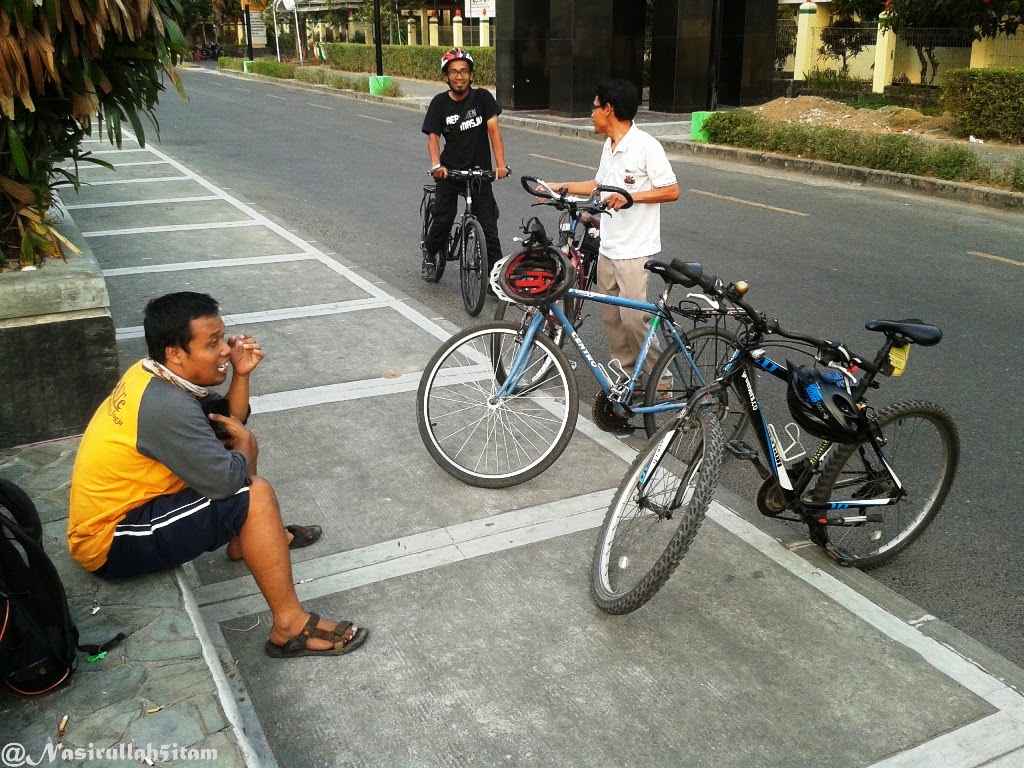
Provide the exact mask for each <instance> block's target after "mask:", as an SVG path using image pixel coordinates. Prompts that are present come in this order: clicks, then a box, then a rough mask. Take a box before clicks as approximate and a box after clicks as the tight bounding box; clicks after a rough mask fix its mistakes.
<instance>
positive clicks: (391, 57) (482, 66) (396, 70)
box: [324, 43, 495, 85]
mask: <svg viewBox="0 0 1024 768" xmlns="http://www.w3.org/2000/svg"><path fill="white" fill-rule="evenodd" d="M446 50H448V49H447V47H439V46H438V47H432V46H426V45H385V46H383V53H384V72H385V73H387V74H389V75H391V76H393V77H415V78H418V79H420V80H437V81H440V80H441V56H442V54H444V52H445V51H446ZM466 50H467V51H469V53H470V55H472V57H473V69H474V71H475V72H476V77H475V78H474V82H476V83H477V84H478V85H493V84H494V82H495V78H494V49H493V48H480V47H467V48H466ZM324 55H325V56H326V57H327V63H328V64H330V66H331V67H333V68H334V69H340V70H343V71H345V72H375V71H376V69H377V64H376V59H375V54H374V47H373V46H372V45H359V44H357V43H330V44H327V45H324Z"/></svg>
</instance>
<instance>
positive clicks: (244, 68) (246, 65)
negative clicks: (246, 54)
mask: <svg viewBox="0 0 1024 768" xmlns="http://www.w3.org/2000/svg"><path fill="white" fill-rule="evenodd" d="M255 63H256V62H254V61H243V62H242V71H243V72H245V73H246V74H249V67H251V66H252V65H253V64H255Z"/></svg>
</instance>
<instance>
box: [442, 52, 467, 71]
mask: <svg viewBox="0 0 1024 768" xmlns="http://www.w3.org/2000/svg"><path fill="white" fill-rule="evenodd" d="M460 60H461V61H465V62H466V63H468V64H469V71H470V72H472V71H473V57H472V56H470V55H469V51H466V50H464V49H462V48H452V49H451V50H450V51H447V52H446V53H445V54H444V56H442V57H441V74H442V75H443V74H445V73H446V72H448V65H449V64H451V63H452V62H453V61H460Z"/></svg>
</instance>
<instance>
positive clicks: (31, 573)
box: [0, 479, 124, 695]
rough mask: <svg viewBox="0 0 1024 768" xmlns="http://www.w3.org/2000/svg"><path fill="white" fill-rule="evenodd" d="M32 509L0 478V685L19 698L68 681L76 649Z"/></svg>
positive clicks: (93, 648) (75, 637)
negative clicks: (1, 683)
mask: <svg viewBox="0 0 1024 768" xmlns="http://www.w3.org/2000/svg"><path fill="white" fill-rule="evenodd" d="M42 540H43V526H42V523H40V521H39V513H38V512H37V511H36V505H35V504H33V503H32V500H31V499H30V498H29V497H28V496H27V495H26V494H25V492H24V491H23V490H22V489H21V488H19V487H18V486H17V485H15V484H14V483H11V482H8V481H7V480H3V479H0V680H2V681H3V683H4V685H6V686H7V687H8V688H9V689H10V690H12V691H14V692H15V693H20V694H24V695H34V694H38V693H46V692H47V691H50V690H53V689H54V688H56V687H57V686H59V685H60V684H61V683H63V682H64V681H66V680H68V679H69V678H70V677H71V673H72V672H74V671H75V668H76V667H77V666H78V656H77V653H76V652H77V651H79V650H81V651H84V652H86V653H91V654H97V653H100V652H101V651H104V650H108V649H109V648H112V647H113V646H114V645H116V644H117V643H119V642H120V641H121V640H123V639H124V635H120V634H119V635H118V636H117V637H116V638H114V640H112V641H111V642H110V643H106V644H105V645H104V646H79V645H78V628H77V627H75V624H74V622H73V621H72V620H71V613H70V611H69V610H68V599H67V595H66V594H65V592H64V584H63V583H61V580H60V576H59V575H58V574H57V569H56V568H54V566H53V563H52V562H51V561H50V558H49V557H47V555H46V552H44V551H43V545H42Z"/></svg>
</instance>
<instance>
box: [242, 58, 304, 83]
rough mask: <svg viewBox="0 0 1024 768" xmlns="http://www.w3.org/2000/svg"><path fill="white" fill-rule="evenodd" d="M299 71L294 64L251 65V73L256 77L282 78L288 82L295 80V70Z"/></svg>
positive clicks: (271, 62)
mask: <svg viewBox="0 0 1024 768" xmlns="http://www.w3.org/2000/svg"><path fill="white" fill-rule="evenodd" d="M296 69H298V67H296V66H295V65H294V64H285V63H284V62H282V61H265V60H260V61H254V62H253V63H252V64H250V65H249V71H250V72H252V73H253V74H256V75H266V76H267V77H280V78H284V79H286V80H293V79H294V78H295V70H296Z"/></svg>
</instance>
